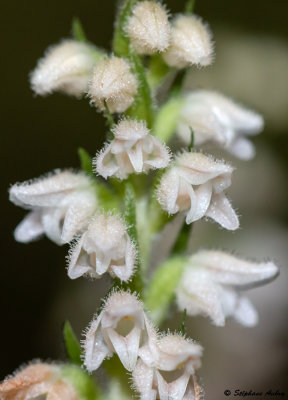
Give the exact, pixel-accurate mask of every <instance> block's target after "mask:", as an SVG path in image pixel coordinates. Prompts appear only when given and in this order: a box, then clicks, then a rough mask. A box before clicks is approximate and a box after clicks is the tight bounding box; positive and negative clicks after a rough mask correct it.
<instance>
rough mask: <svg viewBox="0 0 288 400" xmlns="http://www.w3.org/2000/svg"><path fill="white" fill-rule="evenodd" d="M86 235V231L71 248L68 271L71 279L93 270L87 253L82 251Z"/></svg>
mask: <svg viewBox="0 0 288 400" xmlns="http://www.w3.org/2000/svg"><path fill="white" fill-rule="evenodd" d="M85 235H86V234H85V233H84V234H83V235H82V236H81V238H80V239H79V240H78V241H77V242H76V244H74V245H73V246H72V247H71V249H70V252H69V265H68V271H67V273H68V276H69V278H70V279H76V278H79V277H80V276H82V275H84V274H86V273H88V272H90V273H92V272H93V270H92V268H91V265H90V263H89V259H88V256H87V254H85V253H84V254H83V252H82V253H81V250H82V246H83V243H84V240H85Z"/></svg>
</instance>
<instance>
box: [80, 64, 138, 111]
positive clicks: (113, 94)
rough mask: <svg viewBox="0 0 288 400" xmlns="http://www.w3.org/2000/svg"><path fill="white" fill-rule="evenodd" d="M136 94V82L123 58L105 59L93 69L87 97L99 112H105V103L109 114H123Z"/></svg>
mask: <svg viewBox="0 0 288 400" xmlns="http://www.w3.org/2000/svg"><path fill="white" fill-rule="evenodd" d="M136 93H137V80H136V78H135V76H134V75H133V74H132V72H131V69H130V65H129V64H128V62H127V61H126V60H124V59H123V58H119V57H110V58H108V57H107V58H105V59H103V60H101V61H100V62H99V63H98V64H97V65H96V67H95V68H94V70H93V73H92V78H91V81H90V83H89V89H88V95H89V97H90V98H91V101H92V102H93V103H95V104H96V106H97V107H99V108H100V109H101V110H105V104H104V102H106V104H107V107H108V108H109V110H110V112H112V113H115V112H118V113H121V112H124V111H126V110H127V108H128V107H130V106H131V104H132V103H133V100H134V96H135V95H136Z"/></svg>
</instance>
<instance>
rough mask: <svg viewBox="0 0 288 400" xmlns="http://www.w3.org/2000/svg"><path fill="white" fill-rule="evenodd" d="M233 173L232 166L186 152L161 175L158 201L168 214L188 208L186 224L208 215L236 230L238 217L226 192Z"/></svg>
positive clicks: (227, 227)
mask: <svg viewBox="0 0 288 400" xmlns="http://www.w3.org/2000/svg"><path fill="white" fill-rule="evenodd" d="M232 172H233V168H232V167H231V166H230V165H228V164H226V163H224V162H220V161H214V160H213V159H212V158H210V157H208V156H205V155H204V154H202V153H194V152H193V153H183V154H181V155H180V156H178V157H177V158H176V160H175V165H173V166H172V167H171V168H170V169H169V170H168V171H167V172H165V173H164V175H163V176H162V178H161V180H160V184H159V186H158V190H157V198H158V201H159V203H160V205H161V206H162V208H163V209H164V210H166V211H167V212H168V213H169V214H175V213H177V212H179V211H187V216H186V223H187V224H190V223H191V222H194V221H197V220H199V219H200V218H203V217H204V216H206V217H210V218H212V219H213V220H215V221H216V222H218V224H220V225H221V226H222V227H223V228H226V229H229V230H235V229H237V228H238V227H239V221H238V217H237V215H236V213H235V211H234V210H233V208H232V206H231V204H230V202H229V200H228V199H227V197H226V196H225V194H224V190H225V189H226V188H228V187H229V186H230V185H231V175H232Z"/></svg>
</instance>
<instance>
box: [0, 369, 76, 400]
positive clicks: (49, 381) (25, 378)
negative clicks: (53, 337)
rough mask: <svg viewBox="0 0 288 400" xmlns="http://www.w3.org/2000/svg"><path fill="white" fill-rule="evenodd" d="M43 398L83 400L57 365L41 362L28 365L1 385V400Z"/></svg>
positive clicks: (49, 399)
mask: <svg viewBox="0 0 288 400" xmlns="http://www.w3.org/2000/svg"><path fill="white" fill-rule="evenodd" d="M42 396H45V399H47V400H59V399H61V400H81V397H80V396H79V394H78V393H77V391H76V390H75V389H74V387H73V386H72V384H71V383H70V382H69V381H68V380H66V379H65V378H63V377H62V374H61V367H60V366H57V365H50V364H44V363H39V362H37V363H35V364H31V365H28V366H27V367H25V368H23V369H22V370H21V371H19V372H18V373H17V374H16V375H15V376H14V377H9V378H8V379H6V380H4V382H3V383H2V384H1V385H0V398H1V400H16V399H17V400H34V399H38V398H39V399H40V398H41V399H42ZM43 398H44V397H43Z"/></svg>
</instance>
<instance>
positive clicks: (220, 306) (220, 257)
mask: <svg viewBox="0 0 288 400" xmlns="http://www.w3.org/2000/svg"><path fill="white" fill-rule="evenodd" d="M278 272H279V269H278V267H277V266H276V265H275V264H274V263H273V262H262V263H256V262H251V261H246V260H242V259H239V258H237V257H235V256H233V255H231V254H227V253H224V252H222V251H214V250H212V251H208V250H203V251H199V252H198V253H196V254H194V255H193V256H192V257H190V259H189V261H188V263H187V266H186V268H185V270H184V273H183V276H182V278H181V280H180V282H179V285H178V288H177V290H176V297H177V304H178V307H179V309H180V310H184V309H186V310H187V313H188V314H189V315H198V314H200V315H205V316H209V317H210V318H211V320H212V321H213V323H214V324H215V325H217V326H223V325H224V324H225V318H226V317H229V316H233V317H234V318H235V319H236V320H237V321H238V322H239V323H241V324H242V325H245V326H254V325H255V324H256V323H257V321H258V315H257V312H256V310H255V309H254V307H253V305H252V304H251V302H250V300H249V299H248V298H246V297H243V296H242V294H240V293H239V292H240V291H241V290H244V289H247V288H249V287H254V286H258V285H263V284H265V283H267V282H269V281H271V280H272V279H274V278H275V277H276V276H277V275H278Z"/></svg>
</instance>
